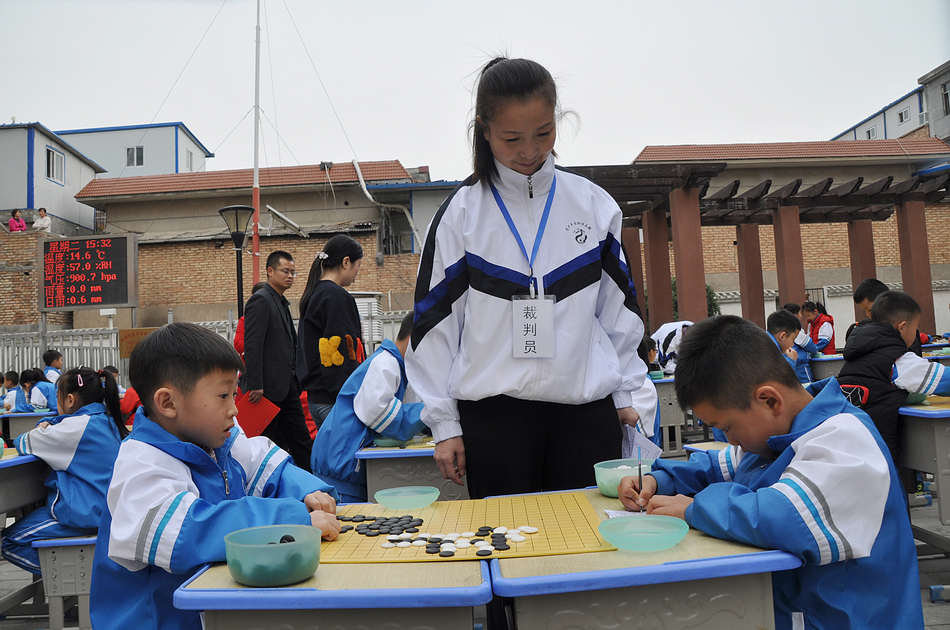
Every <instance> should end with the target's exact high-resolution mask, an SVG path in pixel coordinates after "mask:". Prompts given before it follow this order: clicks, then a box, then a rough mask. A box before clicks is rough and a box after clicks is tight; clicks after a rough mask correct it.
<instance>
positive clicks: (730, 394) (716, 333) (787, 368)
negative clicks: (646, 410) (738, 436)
mask: <svg viewBox="0 0 950 630" xmlns="http://www.w3.org/2000/svg"><path fill="white" fill-rule="evenodd" d="M789 314H790V315H791V313H789ZM676 357H677V359H676V379H675V380H674V384H675V386H676V398H677V399H678V400H679V405H680V407H682V408H683V409H689V408H692V407H694V406H695V405H698V404H702V403H709V404H710V405H712V406H713V407H715V408H716V409H739V410H745V409H749V408H750V407H751V406H752V396H753V394H754V392H755V389H756V388H757V387H758V386H760V385H762V384H763V383H766V382H775V383H778V384H781V385H784V386H786V387H788V388H798V389H800V388H801V386H802V384H801V383H800V382H799V381H798V377H797V376H796V375H795V370H793V369H792V366H791V365H789V363H788V361H786V360H785V356H784V355H783V354H782V352H781V350H779V348H778V346H776V345H775V342H774V341H772V339H771V338H770V337H769V336H768V335H767V334H766V332H765V331H764V330H762V329H761V328H759V327H758V326H756V325H755V324H753V323H752V322H750V321H749V320H747V319H743V318H741V317H738V316H736V315H717V316H715V317H707V318H706V319H704V320H701V321H699V322H697V323H696V324H693V326H692V330H691V331H690V334H688V335H684V336H683V340H682V341H681V342H680V347H679V350H677V353H676Z"/></svg>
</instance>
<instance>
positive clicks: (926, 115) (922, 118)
mask: <svg viewBox="0 0 950 630" xmlns="http://www.w3.org/2000/svg"><path fill="white" fill-rule="evenodd" d="M928 122H930V112H920V113H919V114H917V124H918V125H923V124H925V123H928Z"/></svg>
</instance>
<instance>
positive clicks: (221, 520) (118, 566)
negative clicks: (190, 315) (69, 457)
mask: <svg viewBox="0 0 950 630" xmlns="http://www.w3.org/2000/svg"><path fill="white" fill-rule="evenodd" d="M243 367H244V365H243V363H242V361H241V357H240V356H239V355H238V353H237V352H236V351H235V350H234V348H233V347H232V346H231V344H229V343H228V342H227V341H226V340H224V339H223V338H221V337H220V336H218V335H217V334H215V333H213V332H211V331H209V330H207V329H204V328H201V327H200V326H196V325H194V324H184V323H181V324H179V323H176V324H168V325H167V326H164V327H162V328H160V329H159V330H156V331H155V332H153V333H151V334H150V335H148V336H147V337H146V338H145V339H143V340H142V341H141V342H140V343H139V344H138V345H137V346H136V347H135V349H134V350H133V351H132V356H131V358H130V361H129V379H130V380H131V382H132V385H133V386H134V387H135V389H136V391H138V392H139V394H140V395H141V398H142V405H143V407H140V408H139V409H138V411H137V412H136V417H135V425H134V429H133V430H132V434H131V435H130V436H129V437H128V438H127V439H126V440H125V441H123V442H122V445H121V447H120V448H119V454H118V457H117V459H116V463H115V468H114V469H113V474H112V481H111V484H110V486H109V491H108V494H107V496H106V508H107V509H105V510H103V514H102V521H101V523H100V525H99V536H98V539H97V541H96V554H95V559H94V560H93V571H92V586H91V593H90V613H91V616H92V625H93V627H95V628H96V630H110V629H115V630H119V629H122V630H126V629H128V628H155V629H158V628H162V629H166V628H167V629H169V630H170V629H172V628H174V629H176V630H178V629H180V628H194V629H198V628H201V627H202V621H201V618H200V614H199V613H198V612H197V611H185V610H178V609H176V608H175V607H174V606H173V605H172V596H173V594H174V592H175V589H177V588H178V587H179V586H180V585H181V584H182V583H184V582H185V580H187V579H188V578H190V577H191V576H192V575H194V573H195V571H197V570H198V569H199V568H200V567H201V566H202V565H204V564H205V563H208V562H221V561H223V560H224V559H225V554H224V536H225V535H226V534H228V533H230V532H232V531H235V530H238V529H242V528H245V527H255V526H260V525H275V524H284V523H287V524H307V525H313V526H314V527H318V528H319V529H320V530H321V531H322V533H323V538H324V539H325V540H333V539H335V538H336V537H337V535H338V534H339V531H340V523H339V521H337V519H336V516H335V511H336V501H335V499H334V496H331V494H332V495H335V494H336V493H335V491H334V490H333V489H332V488H331V487H330V486H329V485H327V484H326V483H324V482H323V481H321V480H320V479H318V478H316V477H314V476H313V475H311V474H310V473H308V472H306V471H304V470H301V469H300V468H298V467H297V466H295V465H294V464H293V461H292V460H290V459H289V457H288V455H287V453H285V452H284V451H282V450H280V449H279V448H277V447H276V446H275V445H274V444H273V442H271V441H270V440H268V439H267V438H265V437H254V438H248V437H247V436H246V435H245V434H244V433H243V432H241V430H240V428H239V427H238V426H236V425H235V422H234V417H235V415H236V414H237V408H236V407H235V404H234V393H235V389H236V387H237V374H238V371H240V370H242V369H243ZM327 493H331V494H327Z"/></svg>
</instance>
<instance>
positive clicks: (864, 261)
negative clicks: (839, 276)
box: [848, 219, 877, 322]
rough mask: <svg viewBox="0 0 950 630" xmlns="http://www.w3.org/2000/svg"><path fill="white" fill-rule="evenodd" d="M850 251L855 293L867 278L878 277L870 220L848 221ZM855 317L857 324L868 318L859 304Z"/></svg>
mask: <svg viewBox="0 0 950 630" xmlns="http://www.w3.org/2000/svg"><path fill="white" fill-rule="evenodd" d="M848 249H849V251H850V254H851V290H852V291H853V290H854V288H855V287H856V286H858V285H859V284H860V283H861V281H862V280H864V279H865V278H876V277H877V263H876V262H875V258H874V231H873V229H872V227H871V220H870V219H861V220H859V221H848ZM854 316H855V320H854V321H856V322H859V321H861V320H862V319H864V318H865V317H866V315H865V314H864V311H863V310H862V309H861V307H859V306H858V305H857V304H855V305H854Z"/></svg>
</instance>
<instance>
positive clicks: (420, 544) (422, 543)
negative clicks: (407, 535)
mask: <svg viewBox="0 0 950 630" xmlns="http://www.w3.org/2000/svg"><path fill="white" fill-rule="evenodd" d="M412 546H413V547H425V546H426V541H424V540H414V541H412Z"/></svg>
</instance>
